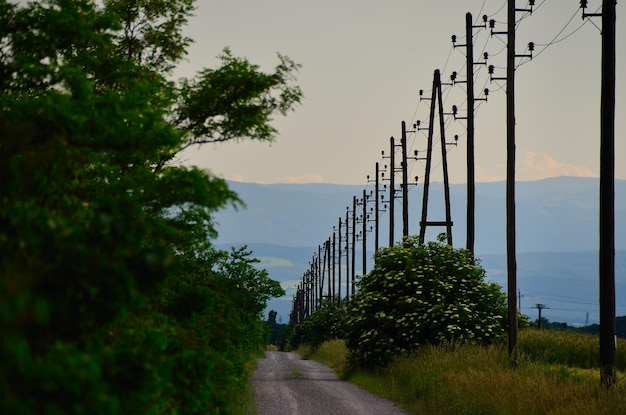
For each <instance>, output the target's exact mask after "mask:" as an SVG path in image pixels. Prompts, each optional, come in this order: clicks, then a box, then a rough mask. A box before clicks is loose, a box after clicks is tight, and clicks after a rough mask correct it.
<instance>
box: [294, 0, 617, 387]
mask: <svg viewBox="0 0 626 415" xmlns="http://www.w3.org/2000/svg"><path fill="white" fill-rule="evenodd" d="M587 3H588V2H587V1H586V0H581V2H580V7H581V9H582V11H583V13H582V17H583V19H588V18H595V17H601V19H602V86H601V108H600V116H601V122H600V246H599V250H600V261H599V283H600V298H599V302H600V364H601V368H600V374H601V382H602V385H604V386H605V387H607V388H608V387H610V386H612V385H615V384H616V371H615V347H616V342H615V334H616V330H615V243H614V239H615V220H614V216H615V208H614V181H615V174H614V170H615V151H614V147H615V145H614V143H615V139H614V132H615V130H614V121H615V22H616V1H615V0H603V3H602V12H601V13H586V8H587ZM534 4H535V1H534V0H530V1H529V2H528V7H527V8H516V2H515V0H508V4H507V6H508V7H507V30H506V31H502V32H498V31H496V30H495V24H496V22H495V20H488V17H487V16H483V24H481V25H474V24H473V18H472V15H471V13H467V14H466V36H465V39H466V44H464V45H458V44H456V36H453V37H452V42H453V45H454V47H464V48H465V49H466V79H465V80H463V81H461V80H457V74H456V72H454V73H453V74H452V76H451V81H452V85H454V84H455V83H466V84H467V88H466V90H467V113H466V115H465V116H464V117H461V116H458V115H457V112H458V111H457V108H456V106H453V109H452V113H444V110H443V102H442V85H443V84H442V82H441V74H440V72H439V70H436V71H435V72H434V76H433V88H432V95H431V97H430V98H427V97H423V92H422V91H420V100H427V101H430V116H429V122H428V125H427V126H422V125H421V122H420V121H417V123H416V124H414V125H413V128H414V130H412V131H407V129H406V125H405V123H404V122H402V138H401V141H400V144H399V145H398V144H396V143H395V140H394V138H393V137H391V138H390V152H389V154H388V155H385V153H384V151H383V153H382V156H383V159H389V175H388V177H385V172H386V171H387V166H385V168H384V169H382V170H381V169H380V168H379V163H376V173H375V176H374V177H375V179H374V180H373V181H374V182H375V190H374V191H373V192H372V193H370V194H369V195H368V194H366V192H365V190H364V191H363V196H362V198H361V199H359V200H357V199H356V196H355V197H354V199H353V206H352V211H350V210H349V208H348V209H347V211H346V219H345V222H343V225H342V219H341V218H339V226H338V228H335V229H334V232H333V235H332V238H329V239H328V240H327V241H326V242H325V243H324V246H323V247H322V246H321V245H320V246H319V247H318V251H317V253H316V255H314V256H313V260H312V262H311V267H310V269H309V270H307V272H306V273H305V275H304V276H303V277H302V282H301V284H300V285H298V288H297V290H296V294H295V296H294V302H293V310H292V315H291V321H293V322H298V321H301V320H302V319H304V318H306V317H307V316H308V315H310V313H312V312H313V311H314V310H315V309H316V308H318V307H322V306H323V305H324V301H327V302H328V303H336V304H338V305H340V304H341V300H342V294H341V285H342V282H341V279H342V274H341V258H342V256H343V255H345V257H346V274H345V275H346V279H345V281H346V285H345V286H346V293H345V294H346V295H345V298H346V299H349V296H350V292H351V294H352V295H354V293H355V262H354V255H355V246H356V245H355V244H356V240H357V239H360V240H361V241H362V243H363V247H362V253H363V265H362V274H363V275H365V273H366V250H367V245H366V239H367V237H366V235H367V233H368V232H371V231H373V229H375V231H374V235H375V250H378V249H379V214H380V213H381V212H385V211H386V210H387V209H388V212H389V246H392V245H393V244H394V243H395V235H394V228H395V224H394V218H395V200H396V199H397V198H401V199H402V209H403V210H402V221H403V226H402V229H403V236H406V235H408V223H409V213H408V212H409V210H408V187H409V185H410V184H409V182H408V170H407V166H408V160H425V161H426V167H425V177H424V189H423V199H422V211H421V221H420V239H421V241H422V242H424V238H425V231H426V227H428V226H443V227H445V228H446V233H447V238H448V239H447V240H448V244H450V245H452V225H453V222H452V218H451V211H450V193H449V183H448V171H447V157H446V154H447V147H448V146H449V145H454V144H455V143H449V142H447V141H446V138H445V121H444V116H449V115H452V116H454V118H455V119H463V120H466V129H467V131H466V133H467V134H466V136H467V221H466V222H467V232H466V236H467V239H466V249H468V250H469V251H470V252H471V253H472V254H473V253H474V239H475V174H474V166H475V164H474V111H475V102H476V101H478V100H487V96H488V93H489V91H488V90H487V89H486V90H485V91H484V97H481V98H476V97H475V91H474V66H475V65H487V58H488V54H487V53H485V54H484V61H481V62H475V61H474V50H473V34H474V30H475V29H487V28H489V29H490V31H491V36H500V35H505V36H506V39H507V69H506V77H496V76H495V73H494V72H495V68H494V66H493V65H489V66H488V72H489V75H490V80H491V81H506V113H507V115H506V120H507V122H506V124H507V127H506V137H507V139H506V141H507V157H506V158H507V169H506V172H507V174H506V243H507V300H508V351H509V356H510V358H511V361H512V363H514V364H516V363H517V361H518V329H517V327H518V321H517V316H518V310H517V291H518V289H517V262H516V216H515V214H516V210H515V165H516V162H515V145H516V137H515V69H516V61H517V59H518V58H530V59H532V52H533V49H534V44H533V43H532V42H531V43H529V44H528V50H529V51H530V54H524V55H520V54H517V53H516V47H515V45H516V37H515V29H516V23H517V20H516V16H517V13H530V14H532V12H533V6H534ZM446 85H449V84H446ZM436 115H438V120H439V130H440V137H441V139H440V142H441V152H442V168H443V176H444V177H443V178H444V198H445V208H446V212H445V220H443V221H428V218H427V214H428V193H429V186H430V174H431V168H432V164H431V161H432V151H433V134H434V129H435V126H436V123H435V116H436ZM420 130H428V143H427V150H426V153H427V154H426V156H425V157H419V154H418V152H417V151H416V152H415V153H414V156H412V157H409V156H408V155H407V146H406V136H407V133H408V132H414V133H416V132H418V131H420ZM397 147H400V148H401V149H402V161H401V163H400V167H399V168H397V167H396V163H395V161H396V160H395V153H396V148H397ZM399 172H401V173H402V184H401V185H400V191H401V193H400V195H397V194H396V193H398V192H397V189H396V184H395V176H396V173H399ZM381 181H388V182H389V186H388V196H387V199H385V198H384V193H385V188H387V185H386V184H385V185H384V186H383V189H381V186H380V182H381ZM368 182H370V178H369V176H368ZM416 183H417V177H416V180H415V183H413V184H416ZM368 203H373V204H374V212H373V213H371V211H370V212H368V210H367V205H368ZM381 205H382V206H383V208H382V209H381ZM357 206H360V207H361V213H360V216H359V217H358V218H359V219H357V217H356V216H355V215H356V210H357ZM349 213H352V220H350V218H349ZM359 221H360V223H361V225H362V229H361V231H360V233H359V234H358V236H357V234H356V227H357V223H359ZM370 221H371V222H373V223H374V224H375V226H374V228H371V227H370V228H368V227H367V223H368V222H370ZM343 228H345V232H343V231H342V229H343ZM350 232H352V233H351V241H350V238H349V237H348V236H349V235H350ZM342 241H345V245H344V247H345V248H342V244H341V242H342ZM349 253H351V257H352V262H351V268H350V265H349V263H348V256H349ZM350 269H351V272H352V274H351V275H350V276H349V273H348V270H350ZM324 281H326V282H327V287H326V291H325V295H324ZM539 306H540V305H538V307H537V308H538V309H539V310H541V308H539Z"/></svg>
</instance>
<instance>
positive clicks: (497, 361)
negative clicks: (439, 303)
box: [309, 330, 626, 415]
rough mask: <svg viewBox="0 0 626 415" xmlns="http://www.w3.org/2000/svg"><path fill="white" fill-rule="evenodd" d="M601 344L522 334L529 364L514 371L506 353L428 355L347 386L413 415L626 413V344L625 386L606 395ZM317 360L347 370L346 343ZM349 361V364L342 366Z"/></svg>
mask: <svg viewBox="0 0 626 415" xmlns="http://www.w3.org/2000/svg"><path fill="white" fill-rule="evenodd" d="M597 348H598V341H597V338H596V337H594V336H588V335H580V334H576V333H569V332H549V331H545V332H540V333H537V332H536V331H533V330H531V331H528V332H522V334H521V336H520V349H521V350H522V358H521V359H520V362H519V364H518V366H517V367H516V368H513V367H511V365H510V363H509V358H508V353H507V348H506V346H504V345H499V346H491V347H479V346H447V347H425V348H423V349H421V350H420V351H419V353H417V354H415V355H414V356H411V357H405V358H401V359H398V360H397V361H396V362H394V363H393V364H391V365H390V366H389V367H388V368H386V369H384V370H380V371H377V372H364V371H349V372H347V375H346V376H347V378H348V379H349V380H350V381H352V382H355V383H357V384H359V385H361V386H363V387H364V388H366V389H368V390H370V391H372V392H373V393H375V394H377V395H380V396H384V397H386V398H388V399H390V400H392V401H394V402H397V403H399V404H400V405H401V406H402V407H403V408H405V410H407V411H408V412H409V413H413V414H420V415H423V414H433V415H436V414H455V415H456V414H481V415H487V414H506V415H515V414H520V415H521V414H524V415H529V414H551V415H557V414H558V415H565V414H568V415H570V414H585V415H586V414H617V413H620V414H621V413H626V382H625V381H624V373H623V369H624V366H620V365H621V364H622V363H620V362H622V360H621V359H623V358H624V353H625V352H626V344H623V342H620V344H619V345H618V358H617V361H618V365H617V366H618V368H619V369H621V371H620V372H619V376H618V379H619V382H618V385H617V387H616V388H615V389H614V390H611V391H605V390H603V389H601V387H600V380H599V370H598V369H597V367H594V364H595V363H594V362H596V360H594V359H595V358H594V357H593V356H595V355H596V354H597ZM309 357H310V358H313V359H315V360H319V361H322V362H324V363H325V364H327V365H329V366H332V367H335V368H342V369H341V370H343V369H344V368H345V367H346V357H347V350H346V349H345V345H344V344H343V342H341V341H333V342H329V343H325V344H324V345H322V346H321V347H320V348H319V349H318V350H317V351H315V352H314V353H312V354H309ZM342 359H343V360H342Z"/></svg>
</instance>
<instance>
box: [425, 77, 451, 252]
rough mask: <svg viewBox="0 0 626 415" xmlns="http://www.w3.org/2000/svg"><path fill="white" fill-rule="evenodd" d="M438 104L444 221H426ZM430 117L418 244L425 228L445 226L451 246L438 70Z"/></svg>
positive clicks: (448, 192)
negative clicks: (436, 107) (436, 106)
mask: <svg viewBox="0 0 626 415" xmlns="http://www.w3.org/2000/svg"><path fill="white" fill-rule="evenodd" d="M437 100H438V101H439V102H438V104H439V105H438V112H439V129H440V132H441V157H442V168H443V188H444V189H443V190H444V198H445V210H446V213H445V214H446V220H445V221H428V220H427V218H428V195H429V190H430V170H431V166H432V147H433V135H434V131H435V105H436V101H437ZM430 101H431V103H430V117H429V124H428V148H427V150H426V171H425V172H424V196H423V198H422V220H421V221H420V243H422V244H423V243H425V238H426V227H428V226H445V227H446V232H447V237H448V245H450V246H452V214H451V208H450V183H449V181H448V157H447V149H446V146H447V143H446V136H445V120H444V118H443V116H444V113H443V102H442V93H441V74H440V72H439V69H437V70H435V74H434V76H433V91H432V97H431V98H430Z"/></svg>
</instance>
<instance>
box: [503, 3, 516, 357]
mask: <svg viewBox="0 0 626 415" xmlns="http://www.w3.org/2000/svg"><path fill="white" fill-rule="evenodd" d="M506 77H507V81H506V148H507V151H506V242H507V275H508V277H507V282H508V287H507V291H508V293H507V295H508V323H509V333H508V337H509V339H508V340H509V357H510V358H511V361H512V362H513V363H514V364H515V365H517V362H518V358H519V351H518V346H517V337H518V334H517V332H518V328H517V309H516V307H515V306H516V304H517V301H516V300H517V298H515V297H516V296H517V260H516V246H515V0H508V13H507V59H506Z"/></svg>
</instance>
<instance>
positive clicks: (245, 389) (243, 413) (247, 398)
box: [224, 345, 277, 415]
mask: <svg viewBox="0 0 626 415" xmlns="http://www.w3.org/2000/svg"><path fill="white" fill-rule="evenodd" d="M265 350H268V351H275V350H277V349H276V346H272V345H268V346H266V348H265ZM263 356H264V351H263V350H259V351H258V352H257V353H256V355H255V356H252V358H251V359H250V360H249V361H248V362H247V363H246V364H245V366H244V373H245V379H246V382H242V384H241V387H240V389H239V390H238V391H237V393H235V394H233V396H231V399H230V400H229V402H228V408H225V410H224V413H227V414H233V415H255V414H256V413H257V408H256V405H255V403H254V388H253V387H252V384H251V383H250V381H249V379H250V376H252V373H254V370H255V369H256V367H257V358H262V357H263Z"/></svg>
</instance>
